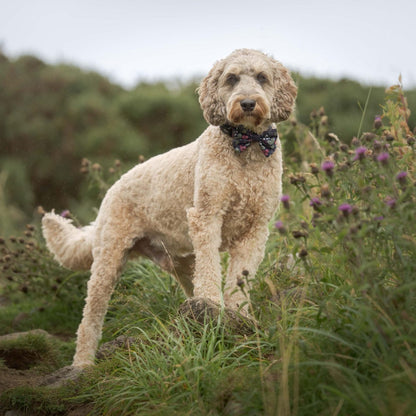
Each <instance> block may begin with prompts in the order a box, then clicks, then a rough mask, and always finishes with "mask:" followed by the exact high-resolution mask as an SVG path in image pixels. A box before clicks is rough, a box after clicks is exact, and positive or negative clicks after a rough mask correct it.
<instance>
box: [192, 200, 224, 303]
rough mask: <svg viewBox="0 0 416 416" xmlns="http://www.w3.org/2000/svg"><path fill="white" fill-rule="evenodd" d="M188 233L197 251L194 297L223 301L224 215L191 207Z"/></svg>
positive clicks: (195, 251) (217, 301)
mask: <svg viewBox="0 0 416 416" xmlns="http://www.w3.org/2000/svg"><path fill="white" fill-rule="evenodd" d="M187 215H188V224H189V234H190V237H191V240H192V244H193V247H194V253H195V272H194V279H193V285H194V296H195V297H202V298H208V299H210V300H212V301H213V302H216V303H218V304H219V303H221V260H220V253H219V248H220V246H221V228H222V216H221V215H220V214H217V215H213V214H212V213H209V212H208V213H207V212H206V210H202V209H198V208H197V207H192V208H189V209H188V212H187Z"/></svg>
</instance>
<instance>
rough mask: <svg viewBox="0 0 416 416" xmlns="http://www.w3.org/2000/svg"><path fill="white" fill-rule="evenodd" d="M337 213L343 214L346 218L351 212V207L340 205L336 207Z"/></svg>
mask: <svg viewBox="0 0 416 416" xmlns="http://www.w3.org/2000/svg"><path fill="white" fill-rule="evenodd" d="M338 209H339V211H341V212H342V213H343V215H344V216H346V217H348V215H349V214H351V212H352V206H351V205H350V204H341V205H340V206H339V207H338Z"/></svg>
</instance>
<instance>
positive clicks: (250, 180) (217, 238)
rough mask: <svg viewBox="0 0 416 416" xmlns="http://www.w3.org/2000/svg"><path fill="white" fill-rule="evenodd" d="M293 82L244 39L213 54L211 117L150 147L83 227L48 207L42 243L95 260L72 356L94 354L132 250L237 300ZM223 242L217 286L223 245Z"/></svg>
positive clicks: (85, 261) (63, 254)
mask: <svg viewBox="0 0 416 416" xmlns="http://www.w3.org/2000/svg"><path fill="white" fill-rule="evenodd" d="M296 91H297V89H296V86H295V84H294V83H293V80H292V78H291V77H290V75H289V72H288V71H287V70H286V69H285V68H284V67H283V66H282V65H281V64H280V63H279V62H277V61H275V60H274V59H272V58H270V57H268V56H266V55H265V54H263V53H261V52H259V51H255V50H249V49H241V50H237V51H235V52H233V53H232V54H231V55H229V56H228V57H227V58H225V59H223V60H220V61H218V62H217V63H216V64H215V65H214V67H213V68H212V69H211V71H210V72H209V74H208V75H207V77H206V78H205V79H204V80H203V81H202V83H201V86H200V88H199V102H200V104H201V107H202V109H203V112H204V117H205V119H206V120H207V121H208V123H209V124H210V126H209V127H208V128H207V129H206V130H205V131H204V132H203V133H202V135H201V136H200V137H199V138H198V139H197V140H195V141H194V142H191V143H189V144H187V145H185V146H183V147H180V148H177V149H173V150H170V151H169V152H167V153H164V154H162V155H159V156H156V157H153V158H152V159H150V160H148V161H147V162H145V163H142V164H140V165H138V166H136V167H134V168H133V169H131V170H130V171H129V172H127V173H126V174H125V175H123V176H122V177H121V178H120V180H119V181H117V182H116V183H115V184H114V185H113V186H112V187H111V188H110V190H109V191H108V192H107V194H106V196H105V198H104V200H103V202H102V205H101V208H100V211H99V213H98V216H97V219H96V221H95V222H94V223H93V224H91V225H89V226H87V227H85V228H82V229H78V228H75V227H74V226H73V225H72V224H71V221H69V220H67V219H64V218H62V217H60V216H58V215H55V214H54V213H53V212H52V213H48V214H46V215H45V216H44V218H43V221H42V224H43V233H44V236H45V238H46V241H47V245H48V248H49V249H50V251H51V252H52V253H54V255H55V258H56V259H57V261H59V262H60V263H61V264H62V265H63V266H65V267H68V268H71V269H89V268H91V278H90V280H89V282H88V296H87V299H86V304H85V308H84V314H83V318H82V322H81V324H80V326H79V328H78V332H77V335H78V339H77V349H76V353H75V356H74V362H73V365H74V366H75V367H85V366H88V365H91V364H93V362H94V356H95V351H96V348H97V345H98V341H99V339H100V336H101V330H102V326H103V321H104V316H105V314H106V311H107V306H108V302H109V300H110V296H111V294H112V292H113V289H114V287H115V285H116V283H117V280H118V278H119V275H120V272H121V270H122V267H123V265H124V263H125V261H126V259H127V257H128V255H129V254H136V255H142V256H146V257H148V258H150V259H151V260H153V261H154V262H155V263H156V264H158V265H159V266H160V267H161V268H162V269H164V270H167V271H168V272H169V273H171V274H172V275H173V276H175V278H177V280H178V281H179V283H180V284H181V286H182V288H183V289H184V291H185V293H186V295H187V296H188V297H192V296H195V297H202V298H208V299H210V300H211V301H214V302H216V303H218V304H221V303H224V304H225V306H227V307H229V308H233V309H238V308H239V307H240V306H241V304H242V303H243V302H245V301H246V300H247V299H246V298H245V297H244V295H243V294H242V292H241V290H238V287H237V279H238V278H240V277H241V275H242V272H243V271H247V272H248V273H249V276H251V277H254V276H255V274H256V270H257V268H258V266H259V264H260V262H261V260H262V259H263V256H264V250H265V245H266V240H267V237H268V234H269V233H268V223H269V221H270V220H271V218H272V216H273V214H274V212H275V210H276V209H277V207H278V204H279V199H280V195H281V178H282V154H281V148H280V142H279V139H278V137H277V134H276V130H274V125H272V123H274V122H279V121H282V120H286V119H287V118H288V117H289V115H290V113H291V112H292V110H293V107H294V101H295V97H296ZM222 251H228V252H229V266H228V273H227V277H226V281H225V288H224V293H223V294H222V293H221V282H222V279H221V264H220V252H222Z"/></svg>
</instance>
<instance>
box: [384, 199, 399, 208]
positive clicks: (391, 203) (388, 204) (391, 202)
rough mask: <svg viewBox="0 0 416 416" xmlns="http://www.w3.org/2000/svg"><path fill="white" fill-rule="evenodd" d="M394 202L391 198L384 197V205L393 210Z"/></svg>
mask: <svg viewBox="0 0 416 416" xmlns="http://www.w3.org/2000/svg"><path fill="white" fill-rule="evenodd" d="M396 202H397V201H396V200H395V199H394V198H392V197H391V196H388V197H386V199H385V200H384V203H385V204H386V205H387V206H389V207H390V208H394V207H395V206H396Z"/></svg>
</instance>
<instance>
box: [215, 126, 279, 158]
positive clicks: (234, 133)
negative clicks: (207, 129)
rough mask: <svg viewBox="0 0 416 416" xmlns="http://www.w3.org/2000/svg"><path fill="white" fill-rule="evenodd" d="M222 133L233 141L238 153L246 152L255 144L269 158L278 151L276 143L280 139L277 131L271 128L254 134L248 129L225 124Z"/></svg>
mask: <svg viewBox="0 0 416 416" xmlns="http://www.w3.org/2000/svg"><path fill="white" fill-rule="evenodd" d="M220 128H221V131H222V132H223V133H225V134H228V136H230V137H232V139H233V142H232V144H233V148H234V150H235V151H236V152H237V153H241V152H244V150H247V148H248V147H249V146H250V145H251V143H253V142H257V143H258V144H259V146H260V149H261V151H262V152H263V154H264V156H266V157H269V156H271V155H272V154H273V152H274V151H275V150H276V141H277V139H278V138H279V135H278V133H277V130H276V129H274V128H272V127H270V128H269V129H268V130H265V131H264V132H263V133H261V134H257V133H254V131H251V130H249V129H247V128H246V127H244V126H242V125H239V126H232V125H231V124H223V125H222V126H221V127H220Z"/></svg>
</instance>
